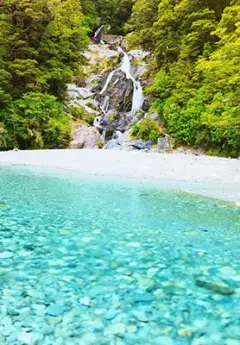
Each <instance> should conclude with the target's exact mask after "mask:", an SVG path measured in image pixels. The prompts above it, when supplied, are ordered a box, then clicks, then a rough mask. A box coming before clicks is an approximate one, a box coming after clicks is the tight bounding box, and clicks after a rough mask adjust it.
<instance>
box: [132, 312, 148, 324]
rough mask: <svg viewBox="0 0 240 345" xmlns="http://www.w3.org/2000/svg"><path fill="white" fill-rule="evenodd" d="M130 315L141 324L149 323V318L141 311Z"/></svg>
mask: <svg viewBox="0 0 240 345" xmlns="http://www.w3.org/2000/svg"><path fill="white" fill-rule="evenodd" d="M132 315H133V316H134V317H135V318H136V319H137V320H138V321H141V322H150V318H149V317H148V316H147V314H146V313H145V312H144V311H142V310H134V311H133V312H132Z"/></svg>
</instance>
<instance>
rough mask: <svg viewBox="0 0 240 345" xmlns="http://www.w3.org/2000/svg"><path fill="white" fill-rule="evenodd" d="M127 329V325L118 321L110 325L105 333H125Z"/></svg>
mask: <svg viewBox="0 0 240 345" xmlns="http://www.w3.org/2000/svg"><path fill="white" fill-rule="evenodd" d="M125 331H126V326H125V324H124V323H116V324H113V325H110V326H108V327H107V328H106V330H105V333H106V334H109V335H110V334H112V335H114V334H124V333H125Z"/></svg>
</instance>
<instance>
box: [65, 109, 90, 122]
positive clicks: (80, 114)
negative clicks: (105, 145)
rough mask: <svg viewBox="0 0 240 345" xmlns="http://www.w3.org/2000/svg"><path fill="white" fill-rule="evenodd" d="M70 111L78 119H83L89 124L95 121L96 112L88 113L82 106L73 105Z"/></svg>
mask: <svg viewBox="0 0 240 345" xmlns="http://www.w3.org/2000/svg"><path fill="white" fill-rule="evenodd" d="M67 111H68V113H69V114H70V115H71V116H73V117H74V118H76V119H79V120H82V121H84V122H86V123H87V124H89V125H92V124H93V121H94V119H95V117H96V115H95V114H94V113H87V112H86V111H85V109H84V107H82V106H77V107H76V106H71V107H70V108H68V110H67Z"/></svg>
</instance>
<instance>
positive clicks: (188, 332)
mask: <svg viewBox="0 0 240 345" xmlns="http://www.w3.org/2000/svg"><path fill="white" fill-rule="evenodd" d="M192 332H193V331H192V329H191V328H182V329H180V330H179V331H178V335H180V336H181V337H191V335H192Z"/></svg>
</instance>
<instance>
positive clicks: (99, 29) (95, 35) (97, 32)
mask: <svg viewBox="0 0 240 345" xmlns="http://www.w3.org/2000/svg"><path fill="white" fill-rule="evenodd" d="M103 28H104V25H102V26H100V28H98V29H97V30H96V32H95V34H94V38H96V37H97V36H98V34H99V32H101V30H102V29H103Z"/></svg>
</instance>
